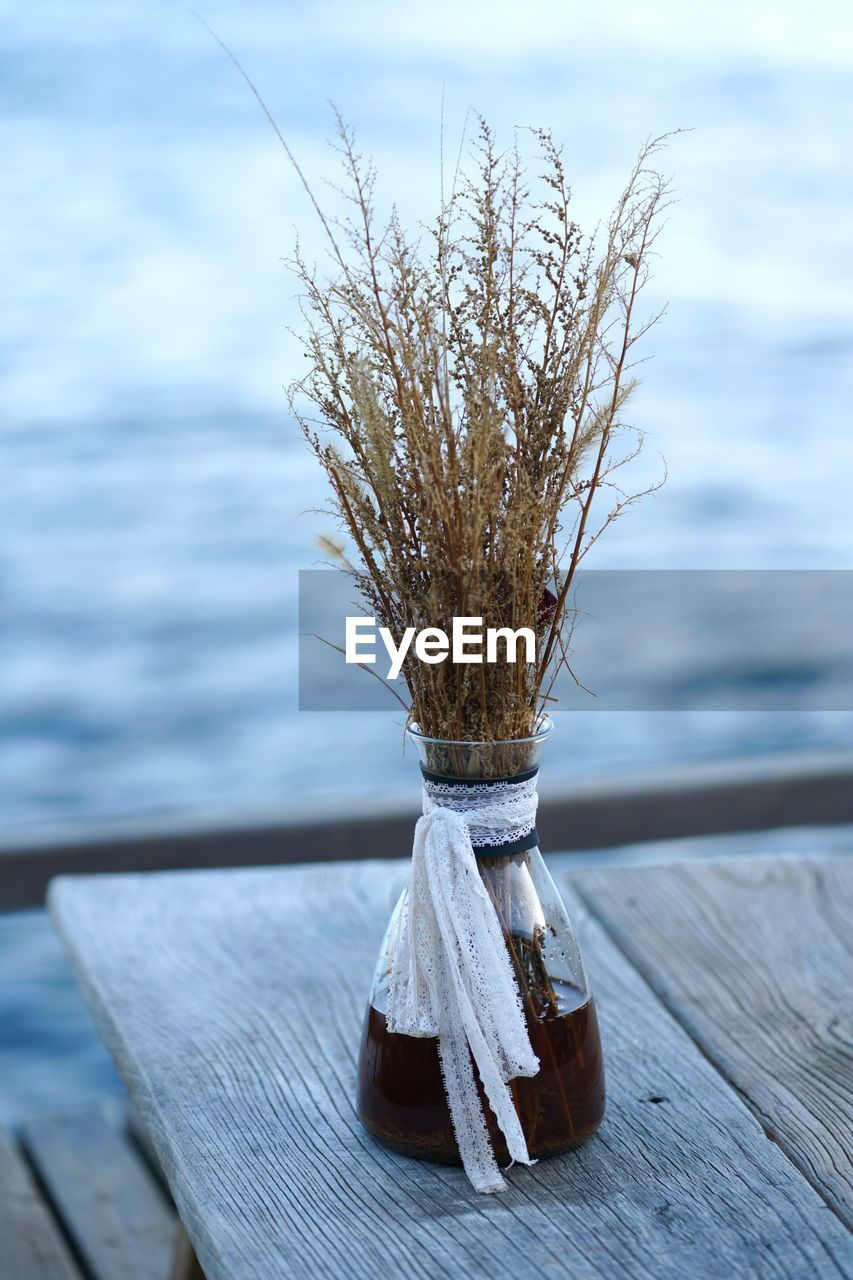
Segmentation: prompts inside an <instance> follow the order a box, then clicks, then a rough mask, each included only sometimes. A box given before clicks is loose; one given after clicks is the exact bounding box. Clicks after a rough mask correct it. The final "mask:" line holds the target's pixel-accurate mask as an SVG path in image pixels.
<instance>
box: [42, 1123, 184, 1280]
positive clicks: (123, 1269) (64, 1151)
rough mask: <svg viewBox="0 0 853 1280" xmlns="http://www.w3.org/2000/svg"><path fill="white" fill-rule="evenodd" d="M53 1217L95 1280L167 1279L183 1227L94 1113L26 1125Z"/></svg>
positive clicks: (124, 1140) (123, 1137) (115, 1132)
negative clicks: (178, 1224)
mask: <svg viewBox="0 0 853 1280" xmlns="http://www.w3.org/2000/svg"><path fill="white" fill-rule="evenodd" d="M21 1141H22V1145H23V1147H24V1150H25V1151H26V1153H27V1155H28V1156H29V1158H30V1160H31V1162H32V1164H33V1167H34V1168H35V1169H36V1170H37V1172H38V1176H39V1179H40V1182H41V1184H42V1187H43V1188H44V1190H45V1193H46V1195H47V1197H48V1199H49V1201H50V1204H51V1207H52V1209H53V1212H54V1213H55V1214H56V1216H57V1217H58V1219H59V1220H60V1221H61V1222H62V1225H63V1227H64V1229H65V1231H66V1234H67V1235H68V1237H69V1238H70V1239H72V1240H73V1241H74V1244H75V1247H76V1250H77V1254H78V1256H79V1257H80V1258H81V1259H82V1261H83V1264H84V1266H85V1268H86V1272H87V1275H90V1276H91V1277H94V1280H116V1277H121V1280H165V1277H166V1276H168V1274H169V1267H170V1265H171V1262H172V1256H173V1252H174V1245H175V1240H176V1236H177V1221H176V1218H175V1214H174V1212H173V1211H172V1209H171V1208H170V1207H169V1205H168V1203H167V1201H166V1199H165V1197H164V1195H163V1193H162V1191H161V1190H160V1188H159V1187H158V1186H157V1184H156V1183H155V1181H154V1179H153V1178H152V1176H151V1174H150V1173H149V1172H148V1169H147V1168H146V1167H145V1165H144V1164H143V1162H142V1159H141V1157H140V1156H139V1155H138V1153H137V1152H136V1151H135V1150H134V1148H133V1146H132V1145H131V1142H130V1139H129V1138H128V1136H127V1134H126V1133H124V1132H122V1131H121V1130H120V1129H118V1128H117V1127H116V1126H114V1125H113V1124H111V1123H110V1122H109V1121H108V1120H107V1118H106V1116H105V1115H104V1113H103V1112H102V1111H100V1110H96V1109H91V1108H90V1109H88V1110H86V1111H82V1112H75V1113H72V1114H67V1115H53V1116H44V1117H40V1118H38V1119H35V1120H32V1121H29V1122H28V1123H26V1124H24V1125H22V1128H21Z"/></svg>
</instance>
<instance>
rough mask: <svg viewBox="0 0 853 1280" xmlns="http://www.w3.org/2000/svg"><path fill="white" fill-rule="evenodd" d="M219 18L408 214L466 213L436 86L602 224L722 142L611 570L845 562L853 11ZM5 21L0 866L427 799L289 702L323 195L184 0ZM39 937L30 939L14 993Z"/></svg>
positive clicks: (394, 746) (600, 761) (827, 727)
mask: <svg viewBox="0 0 853 1280" xmlns="http://www.w3.org/2000/svg"><path fill="white" fill-rule="evenodd" d="M204 14H205V17H206V18H207V19H208V20H209V21H210V22H211V23H212V24H213V25H214V26H215V27H217V29H218V30H220V31H221V33H222V35H223V36H224V37H225V38H226V39H227V40H228V41H229V42H230V43H231V44H232V45H233V46H234V48H235V49H236V50H237V52H238V53H239V54H240V56H241V57H242V58H243V59H244V61H245V63H246V65H247V67H248V68H249V69H250V71H251V73H252V75H253V76H254V77H255V78H256V80H257V82H258V84H259V86H260V87H261V88H262V90H263V92H264V93H265V95H266V96H267V97H268V100H269V102H270V106H271V107H272V109H273V111H274V113H275V114H276V116H277V118H278V119H279V120H280V122H281V124H282V125H283V127H284V128H285V130H286V131H287V133H288V136H289V138H290V139H291V141H292V143H293V145H294V147H295V149H296V150H297V152H298V154H299V156H300V158H301V159H302V161H303V163H304V165H305V168H306V171H307V172H308V173H309V175H310V176H311V178H312V180H313V181H315V182H316V183H317V184H318V186H319V187H320V189H321V191H323V192H325V191H326V190H327V189H326V188H325V187H324V186H323V179H324V178H325V177H328V176H332V175H333V170H332V167H331V166H332V161H333V159H334V157H333V156H332V154H331V153H330V152H329V151H328V149H327V147H326V143H325V139H326V137H327V136H328V133H329V129H330V117H329V112H328V109H327V106H326V99H327V98H329V97H333V98H334V99H335V100H336V101H337V102H338V103H339V105H340V106H341V108H342V109H343V111H344V113H345V115H346V116H347V118H348V119H349V120H351V121H352V123H353V124H354V125H355V126H356V128H357V129H358V131H359V136H360V138H361V141H362V144H363V147H364V149H365V150H368V151H370V152H372V153H373V154H374V155H375V156H376V158H377V161H378V164H379V169H380V177H381V185H380V191H381V193H382V199H395V198H396V199H398V200H399V202H400V205H401V208H402V211H403V214H404V216H405V217H408V218H410V219H413V218H417V217H419V216H423V214H424V212H425V211H426V210H430V209H432V208H433V207H434V202H435V200H436V198H437V194H438V185H439V184H438V129H439V117H440V101H441V94H442V80H443V79H444V82H445V98H446V104H445V118H446V122H447V136H448V143H447V150H448V153H450V152H452V151H454V150H455V146H456V139H458V137H459V132H460V129H461V127H462V122H463V119H464V116H465V112H466V110H467V108H468V106H469V105H472V104H473V105H474V106H476V107H477V108H478V109H480V110H482V111H484V112H485V113H486V114H487V115H488V116H489V117H490V118H491V120H492V121H493V123H494V124H495V126H496V127H497V129H498V130H499V132H500V133H501V135H502V136H503V137H509V131H510V130H511V128H512V126H513V125H514V124H517V123H527V122H530V123H546V124H552V125H553V126H554V128H555V129H556V131H557V133H558V135H559V136H560V137H561V138H562V139H563V140H564V141H565V143H566V155H567V162H568V166H569V169H570V172H571V174H572V177H573V179H574V183H575V190H576V194H577V200H578V211H579V216H584V215H585V216H587V217H590V216H597V215H598V214H601V213H602V212H605V211H606V209H607V207H608V206H609V204H610V203H611V201H612V199H613V197H614V195H615V194H616V192H617V190H618V186H619V182H620V179H621V177H622V176H623V175H624V173H625V172H626V170H627V168H628V166H629V164H630V162H631V159H632V156H633V154H634V153H635V151H636V149H637V146H638V144H639V143H640V141H641V140H642V139H643V138H644V137H645V136H646V135H647V134H650V133H656V132H659V131H662V130H666V129H670V128H677V127H682V126H684V127H689V128H691V129H692V130H693V132H690V133H687V134H684V135H682V136H680V137H679V138H677V139H676V140H674V142H673V143H672V145H671V147H670V151H669V154H668V157H667V165H668V167H669V168H671V169H672V171H673V172H674V174H675V178H676V186H677V191H678V196H679V203H678V204H677V205H676V206H675V207H674V209H673V210H672V217H671V222H670V225H669V227H668V229H667V231H666V232H665V234H664V237H663V238H662V241H661V246H660V247H661V253H662V258H661V262H660V265H659V271H658V275H657V278H656V282H655V286H654V294H653V296H652V297H651V298H650V303H651V304H652V305H654V304H655V303H656V302H657V301H660V300H663V299H669V302H670V311H669V315H668V317H667V318H666V320H665V321H664V323H663V324H662V326H661V327H660V328H659V329H658V330H657V331H656V333H655V334H654V335H653V337H652V340H651V344H650V349H653V350H654V352H655V359H654V361H653V362H651V363H650V364H648V365H646V366H645V369H644V385H643V387H642V389H641V391H640V393H639V395H638V397H637V400H636V419H637V421H639V422H640V423H641V424H642V425H643V426H644V427H645V428H646V429H647V430H648V432H649V437H650V442H651V445H652V446H653V447H652V449H651V450H650V452H649V455H648V461H647V464H646V466H647V470H646V471H644V472H642V473H641V475H640V477H639V479H642V478H643V476H645V475H649V476H651V475H652V474H655V473H656V471H657V468H658V458H657V454H656V450H660V451H661V452H662V453H663V454H665V456H666V459H667V463H668V467H669V474H670V479H669V483H668V485H667V487H666V488H665V490H664V491H663V492H662V493H661V494H660V495H658V496H657V497H656V498H654V499H653V500H652V501H650V502H648V503H646V504H645V505H644V506H643V507H641V508H639V509H637V510H635V511H634V512H632V513H631V514H630V515H629V516H628V517H626V519H625V521H624V522H623V523H622V524H621V525H620V526H617V527H616V528H615V529H614V530H612V536H611V537H610V538H609V540H607V541H604V542H602V543H601V544H600V553H599V554H598V558H597V559H596V561H595V564H597V565H598V566H599V567H610V566H618V567H632V568H633V567H651V568H690V567H705V568H726V567H734V566H737V567H748V568H810V567H814V568H851V567H853V522H851V520H850V516H849V496H848V488H849V481H850V476H851V473H853V432H851V429H850V408H849V406H850V403H851V392H852V391H853V385H851V383H852V382H853V376H852V375H851V360H850V354H851V347H853V308H851V302H850V298H851V286H853V254H851V244H850V239H851V235H850V218H849V209H850V205H851V196H853V166H851V162H850V152H849V138H850V135H851V126H852V125H853V77H851V75H850V69H851V39H853V35H851V27H850V24H849V22H847V21H846V17H847V14H846V8H845V7H842V5H841V4H840V3H838V4H835V3H816V4H812V5H810V6H808V9H806V8H805V7H804V6H802V7H801V6H797V7H796V8H795V10H794V9H792V10H790V11H787V12H785V13H780V12H779V10H778V7H776V6H770V5H764V4H760V3H756V4H752V5H750V6H741V5H739V4H737V3H735V2H734V0H726V2H724V3H721V4H718V5H716V6H713V7H712V8H711V9H708V10H707V11H695V10H694V9H691V8H690V7H689V6H683V5H680V4H676V3H674V2H672V3H670V2H668V0H653V3H651V4H649V5H644V6H641V7H637V6H630V5H628V4H627V3H624V4H623V3H617V2H616V0H609V2H605V3H603V4H601V5H599V6H597V7H596V11H595V13H593V14H590V13H588V12H585V13H583V15H581V12H580V11H578V10H576V9H575V7H573V6H565V5H560V4H558V3H557V2H556V0H555V2H554V3H553V4H550V3H542V2H541V0H540V2H539V3H536V2H534V3H532V4H529V5H526V6H523V7H521V6H500V5H498V6H495V5H491V4H490V5H488V6H487V5H485V4H484V3H475V4H471V5H469V6H458V5H450V4H447V3H444V2H442V3H439V4H430V5H429V6H428V5H426V4H424V3H416V4H414V5H411V6H408V7H407V9H406V10H405V12H402V11H400V10H399V9H398V7H397V6H391V5H390V4H387V3H385V2H384V0H383V2H382V3H377V4H372V5H370V6H367V5H366V4H365V5H361V6H352V5H345V4H343V2H342V0H322V2H321V3H318V4H315V5H313V6H306V7H305V8H304V10H303V11H301V12H297V11H296V10H295V8H294V7H292V6H281V5H277V4H274V3H273V2H272V0H264V2H259V0H249V2H248V3H246V4H244V5H241V6H239V8H238V7H236V6H233V5H227V4H225V3H222V2H217V3H211V4H207V5H205V6H204ZM3 18H4V33H5V39H4V43H3V47H2V49H1V50H0V99H2V104H3V111H2V118H0V144H2V152H3V156H4V163H3V166H2V173H0V184H2V191H0V198H1V199H0V207H2V209H3V224H4V225H3V235H2V237H0V270H2V274H3V279H4V300H5V306H4V308H3V309H2V311H0V380H2V381H0V396H2V401H1V402H0V403H1V404H2V416H1V417H0V466H2V475H3V478H4V486H3V489H4V492H3V502H2V504H0V535H1V536H0V622H2V626H0V682H2V683H0V839H6V840H10V839H13V838H15V837H17V836H18V835H19V834H20V833H21V832H22V831H23V832H25V833H27V834H29V835H30V836H32V835H33V833H36V834H37V833H38V832H39V831H40V830H42V829H44V830H48V829H50V830H51V831H56V830H57V829H59V830H61V831H63V832H66V833H75V832H82V831H87V830H90V829H92V828H93V827H97V826H98V825H99V824H103V823H107V822H111V821H113V820H115V819H120V818H123V817H128V816H137V815H148V816H158V815H162V816H163V817H164V818H165V817H167V816H168V815H178V814H182V815H187V814H189V815H199V816H201V815H203V816H205V817H206V818H208V817H213V818H214V819H215V818H216V817H217V816H218V815H221V816H227V817H228V818H229V819H233V818H234V816H235V815H239V814H241V813H245V814H249V813H255V812H257V811H259V810H265V811H268V810H276V809H281V810H286V808H287V805H288V804H289V803H290V801H291V799H292V797H294V796H298V798H299V801H300V803H304V801H305V800H306V798H310V797H312V796H315V797H317V798H318V799H319V798H321V797H322V798H323V799H324V800H325V799H327V798H329V797H332V798H334V799H336V800H342V801H345V800H346V797H347V796H348V795H352V794H362V793H365V792H371V793H372V792H374V791H376V792H378V791H381V790H382V789H383V788H387V789H394V790H397V789H398V788H399V787H400V786H401V785H405V784H407V783H408V782H409V781H410V780H411V774H412V769H413V765H412V762H411V761H410V760H406V761H404V760H403V759H402V757H401V751H400V734H399V730H398V729H397V727H396V726H395V722H396V720H397V719H398V717H397V716H396V715H395V714H394V713H393V712H390V713H389V715H388V716H384V715H369V716H356V715H351V716H347V717H340V718H338V717H330V716H328V715H324V714H322V713H318V714H314V715H309V714H307V713H304V714H302V715H299V714H298V713H297V711H296V706H295V702H296V693H295V689H296V685H295V670H294V665H293V664H294V656H295V623H296V614H295V601H296V570H297V569H298V568H300V567H308V566H310V565H311V564H312V563H314V562H315V561H316V552H315V551H314V550H313V547H314V543H315V538H316V535H317V534H318V533H320V532H323V531H326V530H328V528H329V523H328V520H327V519H326V517H324V516H323V515H322V514H318V513H317V512H315V511H313V510H312V508H316V507H317V506H319V505H320V504H321V502H322V499H323V485H322V480H321V478H320V477H319V476H318V474H317V473H316V471H315V469H314V468H313V465H312V464H311V463H310V462H309V460H308V459H307V458H306V455H305V453H304V451H303V449H302V448H301V445H300V443H299V440H298V439H297V436H296V432H295V430H294V427H293V425H292V423H290V422H289V421H288V419H287V416H286V413H285V410H284V398H283V395H282V393H281V390H280V388H281V384H282V383H284V382H286V381H287V380H288V379H289V378H290V377H292V376H293V375H294V373H295V372H298V369H299V364H298V353H297V349H296V346H295V344H294V342H293V340H292V339H291V338H290V337H289V336H288V333H287V326H288V325H290V324H293V323H295V322H296V320H297V315H296V310H295V302H294V296H293V295H294V288H295V287H294V284H293V282H292V280H291V279H290V278H289V277H288V275H287V273H286V272H285V271H284V269H283V267H282V265H281V263H280V259H281V257H282V256H283V255H286V254H287V253H288V252H289V250H290V248H291V245H292V237H293V228H294V226H298V227H299V229H300V233H301V234H302V236H303V240H304V243H305V248H306V252H308V253H309V255H319V254H320V253H321V252H322V246H321V244H320V242H319V240H318V236H317V233H316V229H315V228H314V224H313V222H312V220H311V216H310V209H309V207H308V205H307V202H306V199H305V197H304V195H303V194H302V192H301V191H300V189H299V187H298V184H297V182H296V181H295V179H294V177H293V175H292V174H291V173H290V171H289V170H288V168H287V167H286V165H285V164H284V162H283V160H282V157H281V155H280V153H279V151H278V150H277V147H276V144H275V141H274V139H273V138H272V135H271V133H270V132H269V130H268V128H267V126H266V125H265V123H264V121H263V119H262V118H261V116H260V114H259V112H258V110H257V106H256V104H255V103H254V102H253V100H252V98H251V96H250V95H249V94H248V92H247V91H246V89H245V86H244V85H242V83H241V82H240V81H239V79H238V78H237V77H236V75H235V73H234V71H233V68H232V67H231V66H230V65H229V64H228V62H227V61H226V59H225V58H224V56H223V55H222V53H221V51H220V50H219V49H217V47H216V46H215V45H214V44H213V42H212V41H211V40H210V38H209V37H208V36H207V34H206V33H205V32H204V31H203V30H202V29H201V28H200V27H199V26H198V24H197V23H195V21H194V20H193V19H192V17H191V15H190V14H189V12H188V11H185V10H181V9H180V7H175V6H172V5H170V4H168V3H166V0H150V2H149V3H147V4H145V5H142V4H141V3H121V2H120V0H112V2H111V3H110V4H107V3H106V0H82V3H80V4H78V5H75V6H68V5H63V4H59V3H57V2H56V0H52V2H51V0H33V2H32V3H30V4H28V5H27V6H17V7H15V8H12V7H11V6H10V7H9V9H8V10H7V11H4V14H3ZM328 198H329V199H330V200H331V201H332V203H334V199H335V197H334V193H333V192H328ZM302 513H305V514H302ZM590 563H592V562H590ZM707 644H708V646H709V654H711V653H712V652H713V645H714V636H713V635H712V634H711V635H708V637H707ZM581 674H582V673H581ZM851 738H853V725H851V719H850V717H849V716H845V715H842V714H840V713H839V714H833V713H831V712H824V713H822V714H820V715H818V714H811V715H807V714H805V713H799V714H794V713H793V712H792V713H791V714H790V715H788V714H784V713H774V714H773V715H760V714H756V713H753V714H748V715H747V714H740V715H735V714H730V715H722V714H716V715H710V714H705V715H691V716H688V715H685V714H678V715H674V714H668V713H665V712H659V713H655V714H651V713H642V714H641V713H635V714H631V715H617V714H616V713H613V714H612V715H611V714H597V715H583V714H581V713H574V714H572V716H571V717H567V718H566V720H565V721H564V723H563V725H562V726H560V728H559V730H558V733H557V735H555V741H554V744H553V749H552V751H551V758H550V761H549V770H550V776H552V777H557V778H559V777H560V776H561V775H562V776H568V775H574V774H578V773H581V772H599V771H601V770H602V769H605V768H606V769H613V770H616V769H619V768H621V767H623V766H626V765H631V764H634V763H636V764H643V765H646V764H649V763H651V762H654V761H656V760H658V761H661V762H664V761H666V760H671V759H679V760H681V759H685V758H691V757H693V758H697V757H703V756H706V757H707V756H711V755H722V754H731V753H741V754H749V753H752V752H757V751H765V750H785V749H790V748H797V747H803V746H831V745H839V744H845V745H849V743H850V741H851ZM356 748H357V749H356ZM26 935H27V929H25V928H24V927H23V926H22V927H21V929H20V930H19V931H18V932H17V933H15V935H14V937H15V942H14V945H13V944H12V943H11V942H8V939H7V944H8V945H7V946H6V947H5V949H4V951H3V957H4V963H5V962H8V963H9V964H10V965H11V966H12V968H13V969H14V970H16V971H18V972H21V964H22V958H25V957H26V954H27V949H26V943H25V941H24V939H25V937H26ZM32 954H33V955H36V954H37V948H36V944H35V943H33V953H32ZM13 991H17V995H16V997H15V999H16V1000H17V1004H15V1006H14V1009H17V1010H18V1012H17V1013H15V1012H14V1009H13V1012H12V1014H11V1015H7V1016H5V1017H4V1016H3V1010H0V1027H2V1028H3V1031H4V1032H5V1033H6V1034H9V1035H11V1037H12V1039H11V1041H10V1044H12V1050H11V1052H14V1053H18V1052H22V1053H23V1054H24V1057H23V1058H22V1059H19V1060H17V1061H18V1062H19V1065H20V1062H24V1064H26V1062H27V1058H26V1050H21V1049H20V1046H21V1044H23V1043H24V1042H25V1041H26V1039H27V1036H26V1034H25V1028H24V1023H23V1021H22V1020H21V1017H20V1010H21V1008H22V1007H23V1005H22V1004H21V1001H20V989H19V988H13ZM57 1007H58V1006H57ZM65 1007H66V1006H64V1005H63V1008H65ZM57 1025H58V1024H57ZM81 1034H84V1033H82V1032H81ZM85 1034H88V1032H86V1033H85ZM57 1047H59V1042H57ZM84 1056H85V1055H84ZM4 1074H5V1073H4ZM26 1074H27V1073H26V1070H22V1071H21V1072H19V1075H18V1077H17V1078H19V1079H20V1080H23V1079H24V1078H25V1077H26ZM84 1075H85V1071H84Z"/></svg>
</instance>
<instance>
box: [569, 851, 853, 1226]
mask: <svg viewBox="0 0 853 1280" xmlns="http://www.w3.org/2000/svg"><path fill="white" fill-rule="evenodd" d="M571 883H572V884H573V885H575V886H576V887H577V888H578V889H579V890H580V892H581V893H582V894H583V896H584V898H585V900H586V901H587V903H588V905H589V906H590V907H591V908H592V910H593V911H594V912H595V914H596V915H597V916H598V917H599V918H600V919H601V920H602V921H603V922H604V924H605V926H606V928H607V929H608V931H609V932H610V933H611V934H612V936H614V937H615V938H616V939H617V941H618V943H619V945H620V947H621V948H622V950H623V951H624V952H625V954H626V955H627V956H629V958H630V959H631V960H632V962H633V963H634V964H635V965H636V966H637V968H639V969H640V971H641V972H642V973H643V974H644V976H645V977H646V978H647V979H648V981H649V982H650V984H651V985H652V987H653V988H654V990H655V991H657V992H658V994H659V995H660V996H661V998H662V999H663V1000H664V1002H665V1003H666V1005H667V1007H668V1008H669V1009H671V1010H672V1011H673V1012H674V1013H675V1015H676V1017H677V1018H678V1019H679V1021H681V1022H682V1023H683V1024H684V1026H685V1027H687V1028H688V1030H689V1031H690V1034H691V1035H692V1036H693V1038H694V1039H695V1040H697V1041H698V1043H699V1044H700V1045H701V1046H702V1048H703V1050H704V1051H705V1053H706V1054H707V1055H708V1056H709V1058H710V1059H711V1061H712V1062H714V1063H715V1064H716V1065H717V1066H718V1067H719V1068H720V1070H721V1071H722V1072H723V1073H724V1074H725V1076H726V1077H727V1079H729V1080H730V1081H732V1082H733V1083H734V1085H735V1086H736V1088H737V1089H738V1090H739V1091H740V1092H741V1093H742V1094H743V1095H744V1097H745V1098H747V1099H748V1101H749V1104H750V1106H751V1107H752V1108H753V1109H754V1111H755V1112H756V1114H757V1115H758V1116H759V1118H760V1120H761V1123H762V1124H763V1126H764V1128H765V1130H766V1131H767V1133H768V1134H770V1135H772V1137H773V1138H775V1140H776V1141H777V1142H778V1143H779V1144H780V1145H781V1146H782V1148H783V1149H784V1150H785V1151H786V1152H787V1154H788V1155H789V1156H790V1158H791V1159H792V1160H793V1161H794V1162H795V1164H796V1165H797V1167H798V1168H800V1169H801V1170H802V1171H803V1172H804V1173H805V1175H806V1176H807V1177H808V1178H809V1180H810V1181H811V1182H812V1183H813V1184H814V1185H815V1186H816V1187H817V1188H819V1190H820V1192H821V1194H822V1195H823V1196H824V1197H825V1199H826V1200H827V1202H828V1203H829V1204H830V1205H831V1206H832V1207H833V1209H835V1211H836V1212H837V1213H839V1214H841V1215H842V1216H843V1217H844V1218H845V1220H846V1221H847V1222H848V1223H853V1002H851V991H853V860H850V859H833V860H832V861H796V862H794V861H786V860H778V859H773V860H756V861H748V862H743V861H741V860H731V861H726V862H722V863H720V862H716V863H712V864H703V863H691V864H689V865H684V866H680V867H660V868H655V869H652V868H647V869H644V870H643V871H637V870H634V869H630V868H625V869H621V870H619V871H611V872H607V871H600V872H599V871H587V872H579V873H576V874H575V875H573V876H572V877H571Z"/></svg>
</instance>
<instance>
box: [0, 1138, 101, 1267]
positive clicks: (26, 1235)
mask: <svg viewBox="0 0 853 1280" xmlns="http://www.w3.org/2000/svg"><path fill="white" fill-rule="evenodd" d="M0 1280H81V1277H80V1272H79V1270H78V1269H77V1266H76V1264H75V1263H74V1260H73V1258H72V1256H71V1253H70V1251H69V1249H68V1246H67V1245H66V1243H65V1241H64V1240H63V1238H62V1236H61V1234H60V1232H59V1230H58V1228H57V1226H56V1223H55V1222H54V1221H53V1218H52V1217H51V1214H50V1211H49V1210H48V1207H47V1205H46V1204H45V1202H44V1200H43V1199H42V1197H41V1195H40V1193H39V1191H38V1189H37V1188H36V1185H35V1181H34V1179H33V1177H32V1174H31V1173H30V1171H29V1169H28V1168H27V1166H26V1165H25V1163H24V1161H23V1159H22V1158H21V1156H20V1155H19V1154H18V1152H17V1151H16V1149H15V1146H14V1143H13V1142H12V1139H11V1138H10V1137H8V1135H7V1134H5V1133H2V1132H0Z"/></svg>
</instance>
